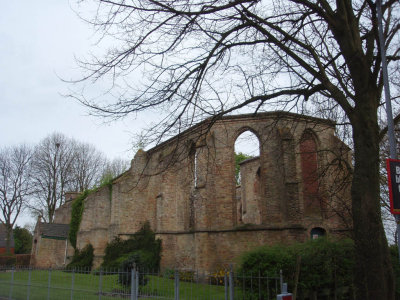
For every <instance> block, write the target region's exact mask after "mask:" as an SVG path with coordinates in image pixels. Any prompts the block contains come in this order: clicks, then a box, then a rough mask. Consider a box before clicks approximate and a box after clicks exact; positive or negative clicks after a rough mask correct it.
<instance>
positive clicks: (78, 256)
mask: <svg viewBox="0 0 400 300" xmlns="http://www.w3.org/2000/svg"><path fill="white" fill-rule="evenodd" d="M93 258H94V249H93V246H92V244H87V245H86V246H85V247H84V248H83V249H82V250H79V249H75V253H74V256H73V257H72V261H71V262H70V263H69V264H68V265H67V269H76V270H79V269H81V270H82V269H85V270H91V269H92V266H93Z"/></svg>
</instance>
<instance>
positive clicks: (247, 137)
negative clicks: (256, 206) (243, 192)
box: [235, 130, 260, 185]
mask: <svg viewBox="0 0 400 300" xmlns="http://www.w3.org/2000/svg"><path fill="white" fill-rule="evenodd" d="M259 156H260V142H259V141H258V138H257V136H256V135H255V134H254V133H252V132H251V131H249V130H247V131H245V132H243V133H242V134H241V135H239V136H238V138H237V139H236V141H235V178H236V184H237V185H240V183H241V172H240V165H241V164H242V163H243V162H245V161H246V160H249V159H252V158H257V157H259Z"/></svg>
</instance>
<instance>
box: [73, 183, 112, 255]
mask: <svg viewBox="0 0 400 300" xmlns="http://www.w3.org/2000/svg"><path fill="white" fill-rule="evenodd" d="M112 182H113V178H107V179H106V180H103V181H101V182H100V185H99V186H98V187H95V188H93V189H87V190H85V191H83V192H82V193H81V194H80V195H79V196H78V197H77V198H76V199H75V200H74V202H73V203H72V210H71V221H70V223H69V233H68V239H69V241H70V242H71V245H72V247H74V249H76V239H77V236H78V231H79V226H80V225H81V221H82V214H83V210H84V208H85V205H84V201H85V199H86V198H87V197H88V196H89V195H90V194H91V193H93V192H96V191H98V190H99V189H101V188H103V187H106V186H107V187H108V188H109V189H110V199H111V193H112Z"/></svg>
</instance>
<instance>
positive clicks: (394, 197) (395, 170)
mask: <svg viewBox="0 0 400 300" xmlns="http://www.w3.org/2000/svg"><path fill="white" fill-rule="evenodd" d="M386 169H387V174H388V182H389V197H390V211H391V213H392V214H394V215H399V214H400V160H398V159H391V158H388V159H387V160H386Z"/></svg>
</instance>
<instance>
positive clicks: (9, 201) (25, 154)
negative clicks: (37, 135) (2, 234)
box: [0, 145, 33, 253]
mask: <svg viewBox="0 0 400 300" xmlns="http://www.w3.org/2000/svg"><path fill="white" fill-rule="evenodd" d="M32 153H33V151H32V149H31V148H29V147H28V146H26V145H20V146H15V147H10V148H3V149H0V222H1V224H2V226H4V227H5V228H6V232H7V241H6V252H7V253H10V241H11V236H12V233H13V231H12V230H13V227H14V224H15V222H16V221H17V219H18V216H19V214H20V212H21V211H22V209H23V208H24V207H25V205H27V202H28V200H29V196H30V195H31V194H32V181H31V178H30V171H31V168H30V161H31V158H32Z"/></svg>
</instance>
